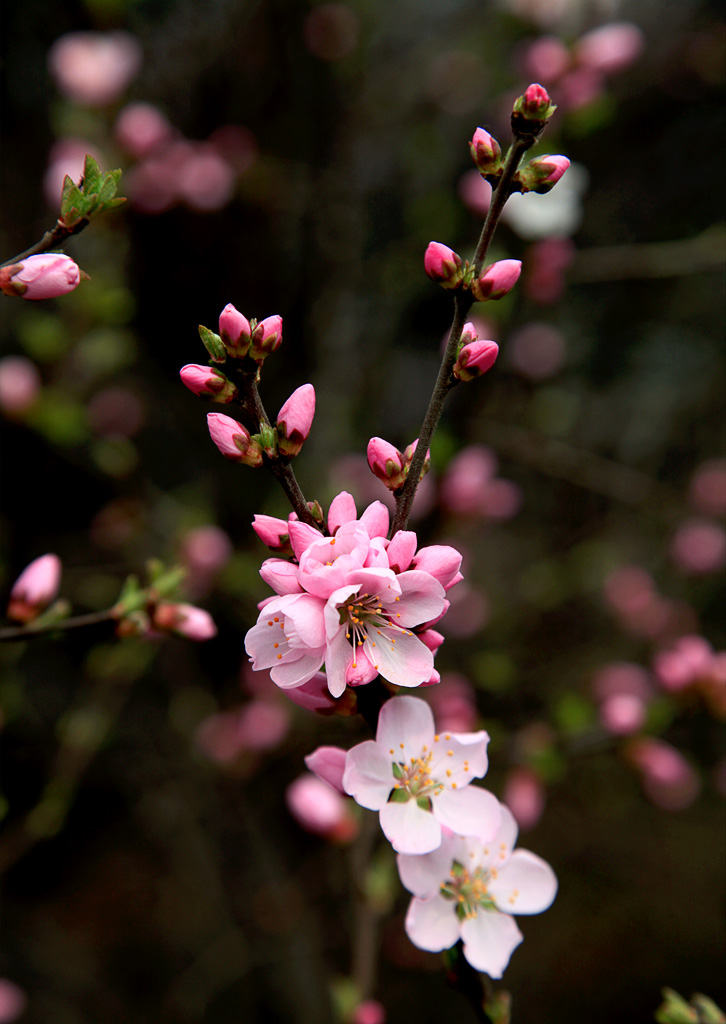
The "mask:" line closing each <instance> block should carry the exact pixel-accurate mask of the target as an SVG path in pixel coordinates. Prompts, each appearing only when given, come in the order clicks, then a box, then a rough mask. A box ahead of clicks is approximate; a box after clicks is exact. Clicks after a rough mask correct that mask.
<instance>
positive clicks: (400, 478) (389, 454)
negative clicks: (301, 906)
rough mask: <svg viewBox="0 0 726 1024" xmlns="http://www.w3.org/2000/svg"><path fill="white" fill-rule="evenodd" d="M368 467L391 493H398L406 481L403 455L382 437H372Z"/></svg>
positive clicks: (368, 451) (369, 444)
mask: <svg viewBox="0 0 726 1024" xmlns="http://www.w3.org/2000/svg"><path fill="white" fill-rule="evenodd" d="M367 456H368V465H369V466H370V468H371V472H372V473H373V474H374V475H375V476H377V477H378V479H379V480H380V481H382V482H383V483H384V484H385V485H386V487H387V488H388V489H389V491H397V490H398V489H399V488H400V487H402V486H403V483H404V481H405V479H406V476H405V473H404V468H403V455H402V454H401V452H400V451H399V450H398V448H396V447H394V445H392V444H390V443H389V442H388V441H384V439H383V438H382V437H372V438H371V439H370V441H369V442H368V450H367Z"/></svg>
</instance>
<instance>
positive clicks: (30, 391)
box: [0, 356, 41, 415]
mask: <svg viewBox="0 0 726 1024" xmlns="http://www.w3.org/2000/svg"><path fill="white" fill-rule="evenodd" d="M40 388H41V381H40V374H39V373H38V370H37V369H36V367H35V364H34V363H31V361H30V360H29V359H26V358H25V356H5V358H4V359H0V409H2V410H3V412H6V413H10V414H11V415H12V414H20V413H24V412H27V411H28V409H30V408H31V407H32V406H33V405H34V404H35V401H36V399H37V398H38V395H39V394H40Z"/></svg>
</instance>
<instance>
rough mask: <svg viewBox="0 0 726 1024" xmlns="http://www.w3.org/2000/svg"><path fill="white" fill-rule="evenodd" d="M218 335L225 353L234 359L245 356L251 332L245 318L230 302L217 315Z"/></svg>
mask: <svg viewBox="0 0 726 1024" xmlns="http://www.w3.org/2000/svg"><path fill="white" fill-rule="evenodd" d="M219 333H220V336H221V338H222V342H223V344H224V347H225V348H226V349H227V352H228V353H229V354H230V355H231V356H233V357H234V358H235V359H242V358H243V357H244V356H246V355H247V352H248V350H249V347H250V336H251V334H252V330H251V328H250V322H249V320H248V319H247V317H246V316H242V314H241V313H240V312H238V311H237V310H236V309H235V308H234V306H233V305H232V303H231V302H228V303H227V305H226V306H225V307H224V309H223V310H222V312H221V313H220V314H219Z"/></svg>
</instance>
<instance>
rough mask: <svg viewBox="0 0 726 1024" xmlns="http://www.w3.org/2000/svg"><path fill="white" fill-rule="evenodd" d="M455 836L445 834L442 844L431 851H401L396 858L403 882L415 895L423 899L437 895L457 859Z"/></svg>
mask: <svg viewBox="0 0 726 1024" xmlns="http://www.w3.org/2000/svg"><path fill="white" fill-rule="evenodd" d="M454 838H455V837H453V836H451V835H447V834H444V835H443V836H442V838H441V846H440V847H439V848H438V850H432V851H431V853H424V854H419V855H418V856H411V855H410V854H406V853H399V855H398V857H397V858H396V861H397V864H398V874H399V875H400V878H401V882H402V883H403V885H404V886H405V887H406V888H407V889H408V891H409V892H412V893H413V895H414V896H420V897H421V898H422V899H425V898H427V897H431V896H436V895H437V893H438V892H439V889H440V887H441V883H442V882H443V881H445V880H446V879H447V878H448V876H449V872H450V870H451V865H452V863H453V861H454V860H455V859H456V857H455V855H454V854H453V852H452V851H453V846H452V839H454Z"/></svg>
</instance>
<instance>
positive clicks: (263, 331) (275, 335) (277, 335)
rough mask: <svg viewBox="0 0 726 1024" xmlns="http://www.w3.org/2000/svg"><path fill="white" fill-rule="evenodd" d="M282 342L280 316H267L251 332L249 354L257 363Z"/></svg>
mask: <svg viewBox="0 0 726 1024" xmlns="http://www.w3.org/2000/svg"><path fill="white" fill-rule="evenodd" d="M281 344H282V317H281V316H278V315H275V316H268V317H267V318H266V319H265V320H260V322H259V323H258V324H257V326H256V327H255V329H254V331H253V332H252V340H251V344H250V356H251V357H252V358H253V359H254V360H255V361H256V362H258V363H261V362H262V360H263V359H266V358H267V356H269V355H271V354H272V353H273V352H275V351H277V349H278V348H279V347H280V345H281Z"/></svg>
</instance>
